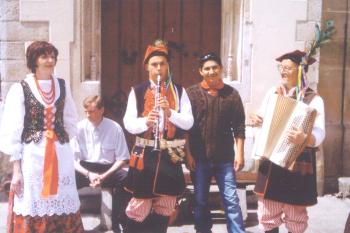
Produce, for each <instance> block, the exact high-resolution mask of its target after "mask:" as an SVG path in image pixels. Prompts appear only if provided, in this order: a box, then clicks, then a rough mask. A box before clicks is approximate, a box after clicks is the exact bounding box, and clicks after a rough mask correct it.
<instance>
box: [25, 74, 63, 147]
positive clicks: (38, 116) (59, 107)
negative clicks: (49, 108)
mask: <svg viewBox="0 0 350 233" xmlns="http://www.w3.org/2000/svg"><path fill="white" fill-rule="evenodd" d="M58 83H59V87H60V97H59V98H58V99H57V100H56V102H55V108H56V112H55V120H54V131H55V133H56V136H57V139H58V141H59V142H60V143H61V144H63V143H67V142H69V136H68V134H67V132H66V131H65V129H64V122H63V110H64V103H65V97H66V88H65V82H64V80H63V79H58ZM21 85H22V88H23V93H24V106H25V115H24V128H23V132H22V137H21V139H22V142H23V143H27V144H28V143H30V142H32V141H33V142H34V143H39V142H40V141H41V139H42V137H43V132H44V131H45V130H46V129H45V122H44V119H45V115H44V111H45V106H44V105H42V104H41V103H40V102H39V101H38V100H37V99H36V98H35V96H34V94H33V93H32V91H31V89H30V87H29V85H28V83H27V82H26V81H24V80H22V81H21Z"/></svg>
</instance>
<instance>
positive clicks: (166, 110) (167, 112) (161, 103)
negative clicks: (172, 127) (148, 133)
mask: <svg viewBox="0 0 350 233" xmlns="http://www.w3.org/2000/svg"><path fill="white" fill-rule="evenodd" d="M159 106H160V107H161V108H162V109H163V111H164V113H165V115H166V116H167V117H170V116H171V111H170V106H169V102H168V101H167V100H166V98H165V97H160V98H159Z"/></svg>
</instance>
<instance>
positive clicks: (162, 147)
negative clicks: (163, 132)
mask: <svg viewBox="0 0 350 233" xmlns="http://www.w3.org/2000/svg"><path fill="white" fill-rule="evenodd" d="M167 147H168V142H167V141H166V140H165V139H161V140H160V149H161V150H165V149H166V148H167Z"/></svg>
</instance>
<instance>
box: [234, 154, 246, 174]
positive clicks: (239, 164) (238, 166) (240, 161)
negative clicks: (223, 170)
mask: <svg viewBox="0 0 350 233" xmlns="http://www.w3.org/2000/svg"><path fill="white" fill-rule="evenodd" d="M233 167H234V169H235V171H236V172H238V171H240V170H242V169H243V167H244V157H243V156H236V157H235V161H234V163H233Z"/></svg>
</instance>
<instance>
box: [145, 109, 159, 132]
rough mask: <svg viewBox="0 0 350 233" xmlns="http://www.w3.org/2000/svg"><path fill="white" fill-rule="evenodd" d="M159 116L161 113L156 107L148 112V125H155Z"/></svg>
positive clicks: (149, 126)
mask: <svg viewBox="0 0 350 233" xmlns="http://www.w3.org/2000/svg"><path fill="white" fill-rule="evenodd" d="M158 117H159V113H158V112H157V111H156V110H155V109H153V110H152V111H150V112H149V113H148V116H147V121H146V125H147V126H148V128H151V127H153V125H154V124H155V123H156V121H157V119H158Z"/></svg>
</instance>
